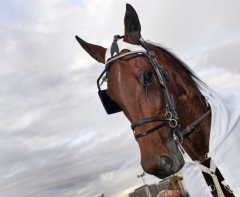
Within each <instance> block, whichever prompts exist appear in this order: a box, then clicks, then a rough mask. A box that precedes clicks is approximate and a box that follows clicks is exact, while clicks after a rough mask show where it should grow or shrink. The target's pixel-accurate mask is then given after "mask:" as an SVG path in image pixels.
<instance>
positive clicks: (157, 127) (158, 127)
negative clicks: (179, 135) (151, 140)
mask: <svg viewBox="0 0 240 197" xmlns="http://www.w3.org/2000/svg"><path fill="white" fill-rule="evenodd" d="M167 125H169V124H168V122H164V123H162V124H160V125H157V126H156V127H153V128H152V129H150V130H148V131H145V132H143V133H140V134H138V135H135V134H134V136H135V139H137V138H140V137H144V136H145V135H148V134H149V133H152V132H153V131H155V130H157V129H160V128H162V127H164V126H167Z"/></svg>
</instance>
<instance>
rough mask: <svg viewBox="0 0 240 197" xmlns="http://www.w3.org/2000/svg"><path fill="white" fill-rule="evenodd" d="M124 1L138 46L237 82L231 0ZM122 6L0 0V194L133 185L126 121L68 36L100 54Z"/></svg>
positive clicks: (117, 194)
mask: <svg viewBox="0 0 240 197" xmlns="http://www.w3.org/2000/svg"><path fill="white" fill-rule="evenodd" d="M127 2H128V3H130V4H131V5H132V6H133V7H134V8H135V9H136V11H137V13H138V16H139V18H140V22H141V25H142V36H143V38H144V39H150V40H151V41H154V42H158V43H161V44H163V45H164V46H166V47H167V48H169V49H171V50H172V51H173V52H174V53H175V54H177V55H178V56H179V57H180V58H181V59H182V60H183V61H184V62H186V63H187V64H188V65H189V66H190V67H191V68H192V69H193V70H194V71H195V72H196V73H197V74H198V75H199V76H200V77H201V79H203V81H205V82H206V83H207V84H209V85H210V86H211V87H218V88H220V87H232V86H237V85H240V66H239V62H240V55H239V52H240V25H239V19H240V10H239V8H240V1H237V0H229V1H225V0H218V1H213V0H205V1H191V0H178V1H169V0H156V1H143V0H129V1H127ZM127 2H126V1H125V0H123V1H117V0H104V1H103V0H102V1H99V0H51V1H49V0H8V1H4V0H0V43H1V44H0V84H1V85H0V196H1V197H5V196H11V197H33V196H34V197H55V196H56V197H57V196H59V197H69V196H71V197H76V196H81V197H97V196H99V195H101V194H102V193H104V194H105V196H108V197H123V196H127V194H128V193H130V192H131V191H133V190H134V188H136V187H139V186H141V185H142V180H140V179H138V178H137V177H136V175H138V174H140V173H142V169H141V166H140V164H139V163H140V155H139V149H138V145H137V143H136V141H135V140H134V138H133V135H132V131H131V129H130V123H129V122H128V120H127V119H126V118H125V117H124V115H123V114H122V113H118V114H115V115H111V116H109V115H107V114H106V113H105V111H104V109H103V107H102V106H101V103H100V101H99V99H98V95H97V88H96V79H97V77H98V76H99V74H100V72H101V71H102V70H103V67H104V66H103V65H102V64H99V63H97V62H95V61H94V60H93V59H92V58H91V57H90V56H88V54H86V53H85V51H84V50H83V49H82V48H81V47H80V46H79V44H78V43H77V41H76V40H75V37H74V36H75V35H78V36H79V37H81V38H83V39H84V40H86V41H88V42H91V43H95V44H98V45H102V46H105V47H108V46H109V45H110V44H111V41H112V38H113V35H115V34H122V33H123V29H124V27H123V18H124V14H125V7H126V6H125V5H126V3H127ZM157 181H159V180H158V179H156V178H154V177H152V176H150V175H147V176H146V182H147V183H154V182H157Z"/></svg>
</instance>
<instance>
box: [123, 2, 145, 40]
mask: <svg viewBox="0 0 240 197" xmlns="http://www.w3.org/2000/svg"><path fill="white" fill-rule="evenodd" d="M124 25H125V36H124V41H125V42H128V43H131V44H137V43H138V40H139V39H140V37H141V33H140V32H141V24H140V22H139V19H138V15H137V12H136V11H135V10H134V8H133V7H132V6H131V5H130V4H127V5H126V13H125V17H124Z"/></svg>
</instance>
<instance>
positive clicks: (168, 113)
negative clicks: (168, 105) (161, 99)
mask: <svg viewBox="0 0 240 197" xmlns="http://www.w3.org/2000/svg"><path fill="white" fill-rule="evenodd" d="M165 116H166V117H167V120H171V119H172V113H171V112H170V111H167V112H166V113H165ZM170 126H171V125H170Z"/></svg>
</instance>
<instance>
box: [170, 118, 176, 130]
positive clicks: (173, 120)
mask: <svg viewBox="0 0 240 197" xmlns="http://www.w3.org/2000/svg"><path fill="white" fill-rule="evenodd" d="M177 124H178V123H177V121H176V120H175V119H171V120H169V126H170V127H171V128H176V126H177Z"/></svg>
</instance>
